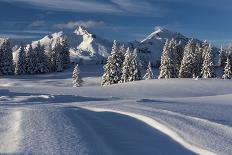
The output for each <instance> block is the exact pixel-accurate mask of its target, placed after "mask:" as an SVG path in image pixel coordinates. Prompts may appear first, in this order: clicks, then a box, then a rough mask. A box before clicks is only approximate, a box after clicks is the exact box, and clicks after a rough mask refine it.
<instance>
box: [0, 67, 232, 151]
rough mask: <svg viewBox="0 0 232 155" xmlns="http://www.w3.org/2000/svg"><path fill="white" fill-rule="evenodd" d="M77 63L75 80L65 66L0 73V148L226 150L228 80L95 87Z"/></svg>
mask: <svg viewBox="0 0 232 155" xmlns="http://www.w3.org/2000/svg"><path fill="white" fill-rule="evenodd" d="M81 69H82V68H81ZM85 69H86V70H83V79H84V83H83V87H80V88H72V85H71V83H72V79H71V71H67V72H64V73H56V74H54V73H53V74H48V75H36V76H29V75H28V76H27V75H26V76H18V77H17V78H15V77H14V79H13V77H4V78H1V79H0V85H1V89H0V95H1V96H0V154H1V153H28V154H29V153H32V154H39V153H41V154H76V152H78V153H79V154H107V155H108V154H192V152H193V153H197V154H202V155H205V154H220V155H230V154H231V152H232V118H231V113H232V103H231V98H232V87H231V85H232V81H231V80H221V79H199V80H193V79H169V80H157V79H154V80H146V81H138V82H131V83H125V84H119V85H112V86H106V87H101V86H100V80H99V79H100V77H99V69H97V68H95V67H93V68H91V67H89V68H85ZM34 77H36V78H34ZM80 107H82V108H86V109H89V110H95V111H96V109H100V111H101V112H91V111H88V110H84V109H82V108H80ZM107 111H109V112H110V113H107ZM112 112H113V113H112ZM114 113H118V114H114ZM126 115H127V116H126ZM131 117H134V118H135V119H134V118H131ZM167 148H168V149H167ZM74 152H75V153H74Z"/></svg>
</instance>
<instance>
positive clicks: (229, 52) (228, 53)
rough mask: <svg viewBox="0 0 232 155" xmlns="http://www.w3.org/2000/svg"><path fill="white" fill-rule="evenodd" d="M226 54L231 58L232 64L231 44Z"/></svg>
mask: <svg viewBox="0 0 232 155" xmlns="http://www.w3.org/2000/svg"><path fill="white" fill-rule="evenodd" d="M226 54H227V56H228V57H229V59H230V62H232V45H231V44H230V45H229V47H228V49H227V53H226Z"/></svg>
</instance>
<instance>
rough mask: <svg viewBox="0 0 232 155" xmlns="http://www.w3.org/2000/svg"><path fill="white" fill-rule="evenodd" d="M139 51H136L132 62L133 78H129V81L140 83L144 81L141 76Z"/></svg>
mask: <svg viewBox="0 0 232 155" xmlns="http://www.w3.org/2000/svg"><path fill="white" fill-rule="evenodd" d="M137 53H138V50H137V49H134V52H133V55H132V56H133V57H132V62H131V76H130V78H129V81H138V80H141V79H142V76H141V62H140V60H139V59H138V55H137Z"/></svg>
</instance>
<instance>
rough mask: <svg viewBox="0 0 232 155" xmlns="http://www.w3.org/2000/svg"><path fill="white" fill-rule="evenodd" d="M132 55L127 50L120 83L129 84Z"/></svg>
mask: <svg viewBox="0 0 232 155" xmlns="http://www.w3.org/2000/svg"><path fill="white" fill-rule="evenodd" d="M132 58H133V53H132V52H131V51H130V48H127V51H126V54H125V59H124V62H123V67H122V77H121V81H120V82H121V83H124V82H129V81H130V77H131V66H132Z"/></svg>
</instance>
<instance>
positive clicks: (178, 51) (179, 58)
mask: <svg viewBox="0 0 232 155" xmlns="http://www.w3.org/2000/svg"><path fill="white" fill-rule="evenodd" d="M183 53H184V47H183V45H182V43H181V41H179V42H178V43H177V44H176V56H177V58H176V62H177V68H178V75H177V76H179V72H180V66H181V61H182V58H183Z"/></svg>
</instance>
